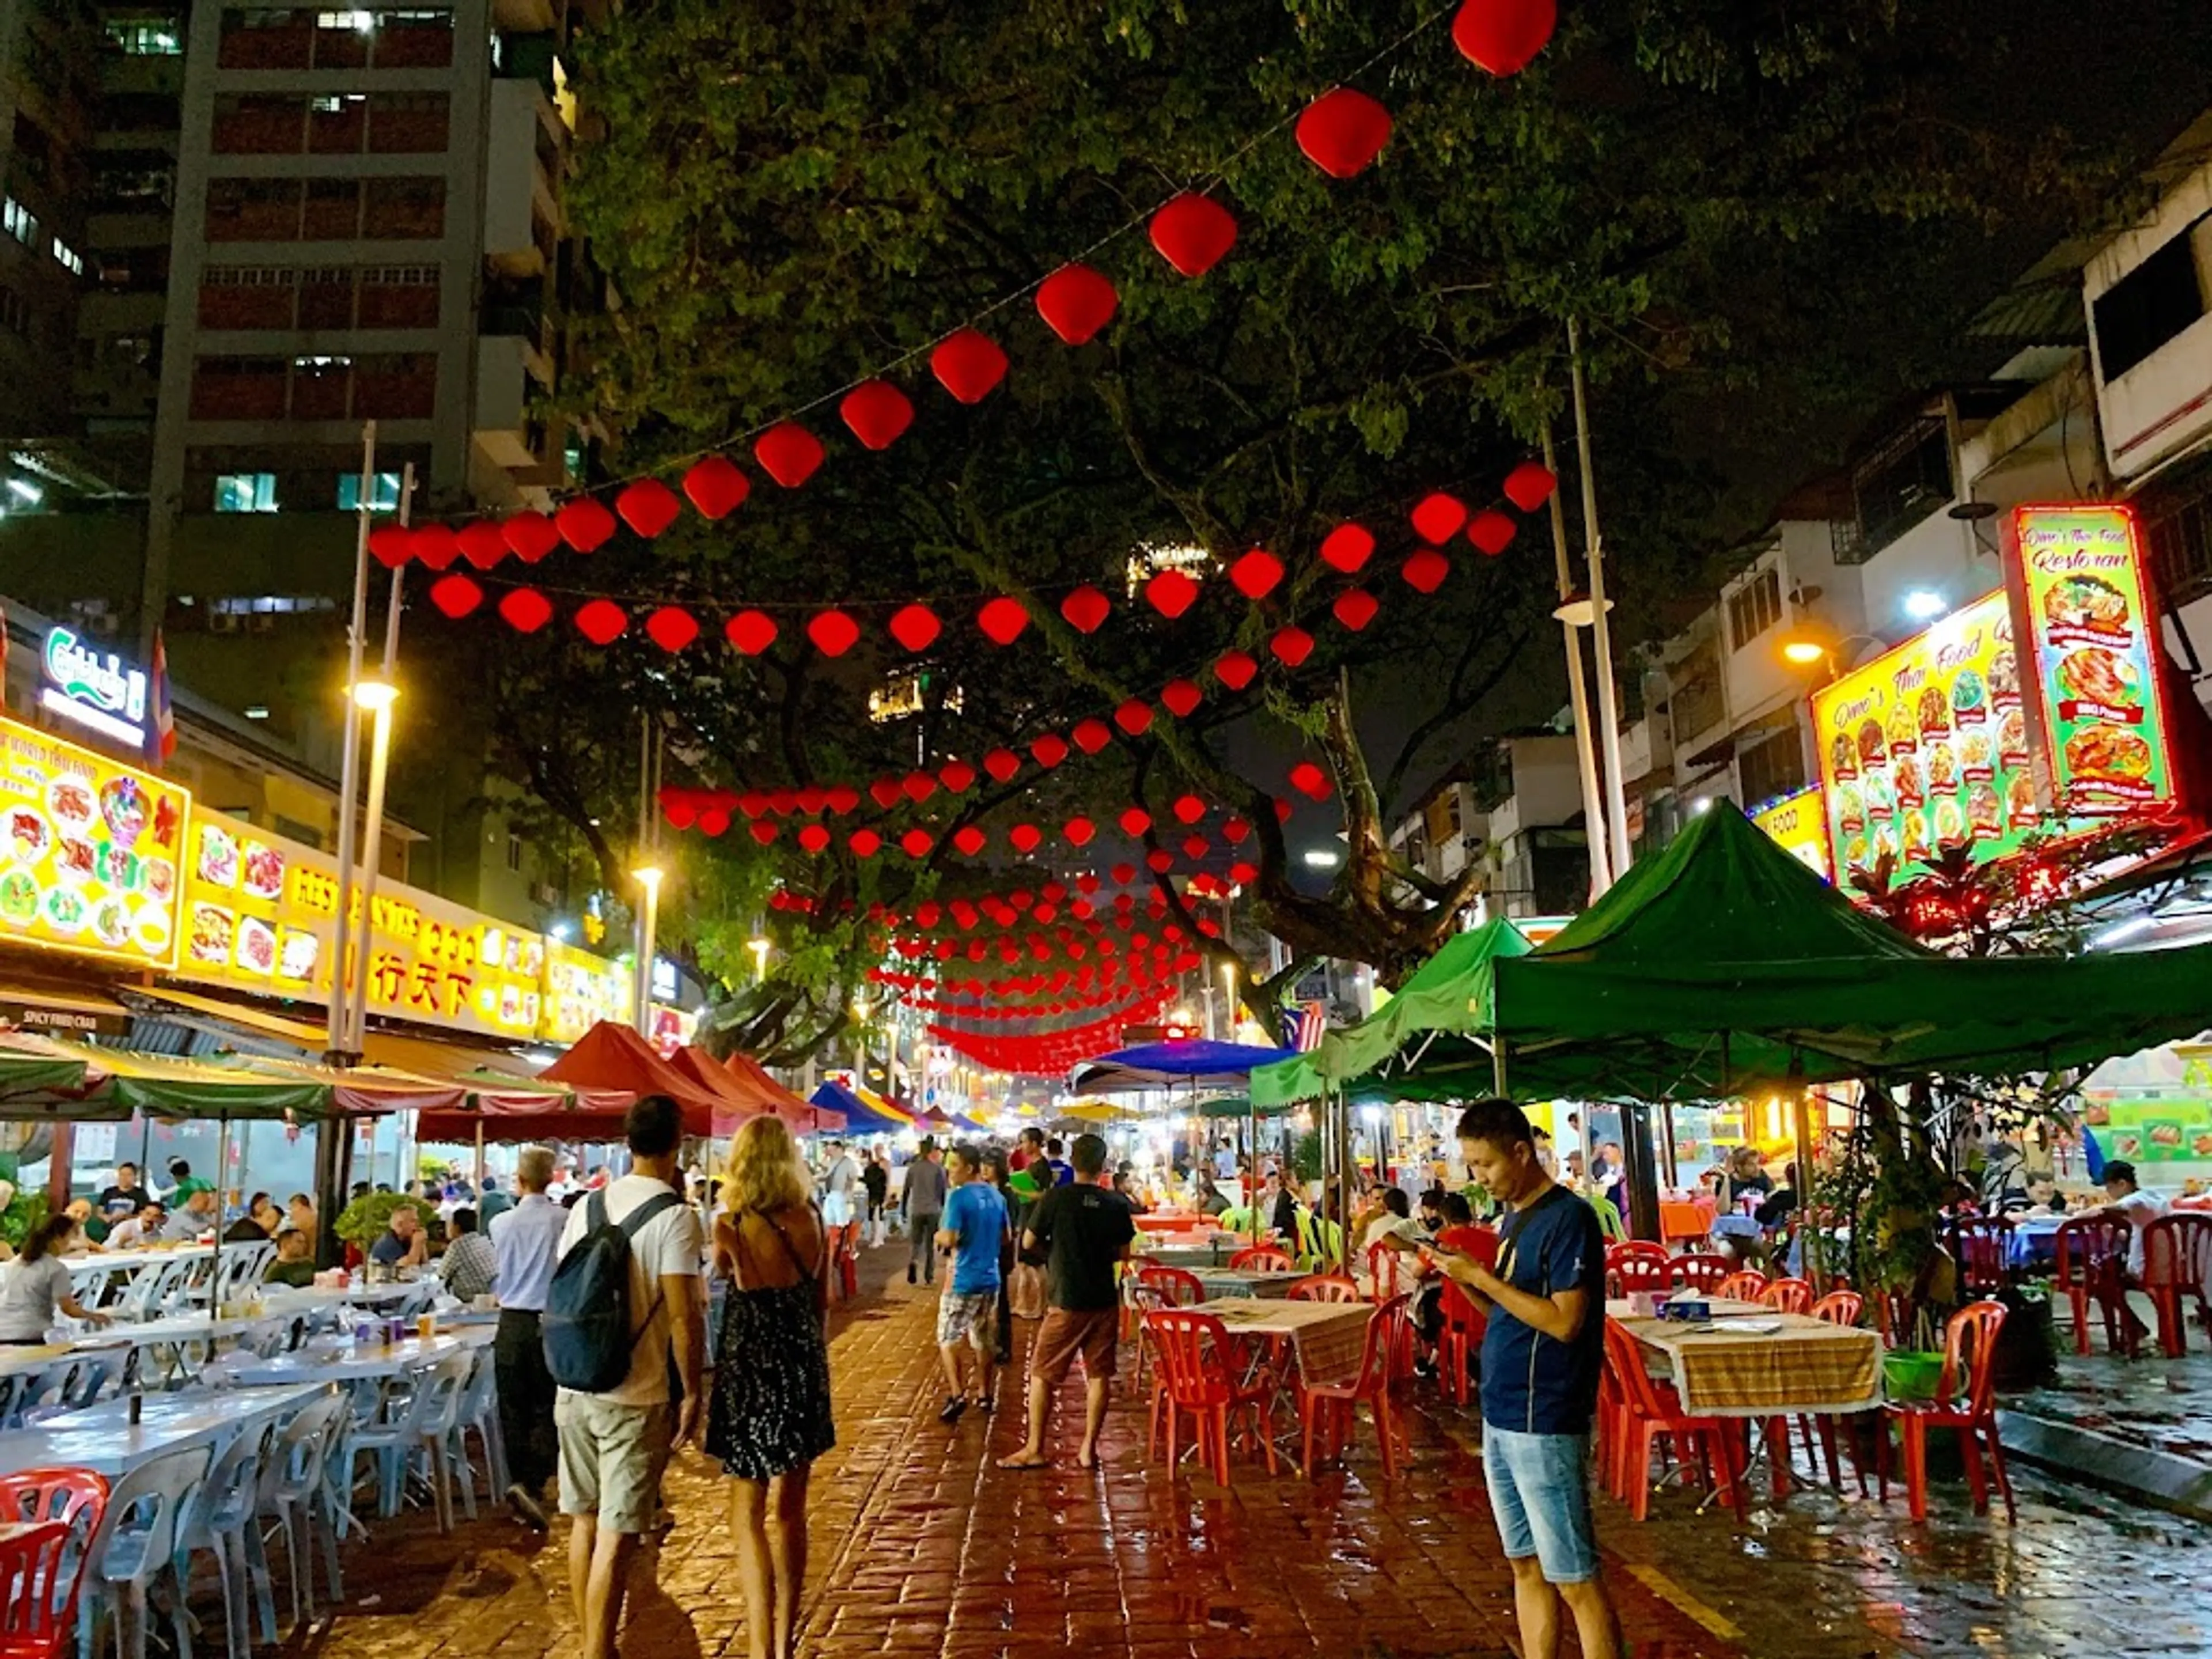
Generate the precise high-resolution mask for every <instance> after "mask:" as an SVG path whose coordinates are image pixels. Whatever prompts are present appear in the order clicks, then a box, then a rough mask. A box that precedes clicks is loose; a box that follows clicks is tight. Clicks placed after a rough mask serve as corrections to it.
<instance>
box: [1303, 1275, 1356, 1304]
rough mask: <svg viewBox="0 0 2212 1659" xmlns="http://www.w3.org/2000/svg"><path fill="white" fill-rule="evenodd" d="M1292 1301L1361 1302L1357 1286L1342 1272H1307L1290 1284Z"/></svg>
mask: <svg viewBox="0 0 2212 1659" xmlns="http://www.w3.org/2000/svg"><path fill="white" fill-rule="evenodd" d="M1290 1299H1291V1301H1293V1302H1361V1301H1364V1300H1365V1299H1366V1298H1365V1297H1362V1296H1361V1295H1360V1294H1359V1286H1358V1284H1357V1283H1355V1282H1354V1281H1353V1280H1352V1279H1347V1278H1346V1277H1345V1276H1344V1275H1343V1274H1342V1273H1308V1274H1307V1275H1306V1276H1305V1277H1304V1279H1299V1280H1298V1281H1297V1283H1296V1284H1295V1285H1291V1289H1290Z"/></svg>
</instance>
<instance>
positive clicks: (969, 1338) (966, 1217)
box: [937, 1141, 1008, 1423]
mask: <svg viewBox="0 0 2212 1659" xmlns="http://www.w3.org/2000/svg"><path fill="white" fill-rule="evenodd" d="M945 1175H946V1176H947V1177H948V1178H949V1179H950V1180H951V1183H952V1190H951V1194H950V1196H948V1197H947V1198H946V1200H945V1213H944V1216H943V1218H942V1221H941V1225H939V1228H938V1230H937V1246H938V1248H939V1249H941V1250H944V1251H946V1252H947V1253H949V1254H950V1255H951V1257H952V1278H951V1283H949V1284H948V1285H945V1295H944V1297H942V1298H941V1299H940V1300H939V1303H938V1304H937V1353H938V1359H939V1364H941V1365H942V1366H943V1368H944V1370H945V1409H944V1410H942V1411H940V1412H939V1413H938V1414H937V1418H938V1421H939V1422H940V1423H957V1422H958V1421H959V1420H960V1414H961V1413H963V1412H964V1411H966V1410H967V1409H968V1406H969V1396H968V1393H967V1387H966V1383H965V1382H964V1381H963V1377H962V1376H961V1364H960V1351H961V1350H962V1349H963V1347H972V1348H973V1349H975V1372H976V1376H975V1404H976V1405H977V1406H979V1407H981V1409H982V1410H984V1411H986V1412H987V1411H989V1410H990V1409H991V1407H992V1406H993V1405H994V1400H993V1397H992V1393H991V1383H992V1370H993V1366H994V1364H995V1362H996V1360H997V1358H998V1354H997V1352H996V1348H997V1340H998V1331H999V1255H1000V1243H1001V1242H1002V1241H1003V1240H1004V1239H1005V1238H1006V1228H1007V1225H1008V1222H1007V1216H1006V1200H1004V1199H1002V1198H1000V1196H999V1189H998V1188H995V1187H994V1186H992V1185H991V1183H990V1182H987V1181H985V1180H984V1179H983V1178H982V1175H983V1157H982V1154H981V1153H980V1152H977V1151H976V1150H975V1148H974V1147H973V1146H969V1145H968V1144H967V1143H965V1142H964V1141H963V1143H962V1144H961V1145H959V1146H955V1147H954V1148H953V1149H952V1151H951V1153H950V1154H949V1155H948V1156H947V1157H946V1158H945Z"/></svg>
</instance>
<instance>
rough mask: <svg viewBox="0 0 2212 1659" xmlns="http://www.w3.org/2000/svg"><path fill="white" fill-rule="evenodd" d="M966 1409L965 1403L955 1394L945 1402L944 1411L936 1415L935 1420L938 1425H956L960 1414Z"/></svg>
mask: <svg viewBox="0 0 2212 1659" xmlns="http://www.w3.org/2000/svg"><path fill="white" fill-rule="evenodd" d="M967 1409H968V1402H967V1401H966V1400H964V1399H963V1398H962V1397H961V1396H960V1395H957V1394H956V1395H952V1396H951V1398H949V1399H948V1400H946V1401H945V1409H944V1410H943V1411H941V1412H939V1413H938V1414H937V1420H938V1421H939V1422H940V1423H957V1422H958V1421H959V1420H960V1413H963V1412H964V1411H966V1410H967Z"/></svg>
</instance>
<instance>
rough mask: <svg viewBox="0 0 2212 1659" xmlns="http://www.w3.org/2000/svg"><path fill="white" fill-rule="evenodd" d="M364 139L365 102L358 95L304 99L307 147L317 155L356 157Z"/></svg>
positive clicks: (366, 125)
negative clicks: (305, 102)
mask: <svg viewBox="0 0 2212 1659" xmlns="http://www.w3.org/2000/svg"><path fill="white" fill-rule="evenodd" d="M367 140H368V97H367V95H366V94H362V93H358V92H349V93H335V94H331V95H329V96H327V97H320V98H314V99H311V100H308V109H307V148H308V149H311V150H313V152H314V153H315V154H316V155H360V154H361V149H362V144H363V143H366V142H367Z"/></svg>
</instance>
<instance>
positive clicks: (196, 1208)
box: [161, 1187, 221, 1244]
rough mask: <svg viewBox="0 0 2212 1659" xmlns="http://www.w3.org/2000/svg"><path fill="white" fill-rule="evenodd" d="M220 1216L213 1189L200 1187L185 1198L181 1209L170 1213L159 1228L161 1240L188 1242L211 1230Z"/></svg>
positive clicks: (163, 1241) (203, 1235)
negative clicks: (165, 1221) (164, 1223)
mask: <svg viewBox="0 0 2212 1659" xmlns="http://www.w3.org/2000/svg"><path fill="white" fill-rule="evenodd" d="M220 1219H221V1214H220V1212H219V1210H218V1207H217V1205H216V1196H215V1189H214V1188H211V1187H202V1188H198V1189H197V1190H196V1191H195V1192H194V1193H193V1194H192V1195H191V1197H189V1198H187V1199H186V1200H185V1207H184V1208H183V1209H181V1210H178V1211H175V1212H173V1213H172V1214H171V1215H170V1217H169V1219H168V1223H167V1225H165V1226H164V1227H163V1228H162V1229H161V1242H162V1243H165V1244H169V1243H191V1242H192V1241H193V1240H195V1239H198V1238H201V1237H205V1236H206V1235H207V1234H209V1233H211V1232H213V1231H215V1229H216V1222H217V1221H218V1220H220Z"/></svg>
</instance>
